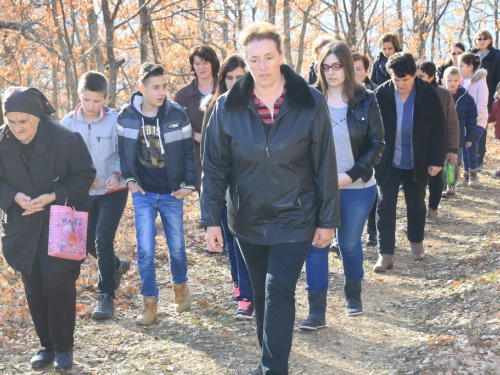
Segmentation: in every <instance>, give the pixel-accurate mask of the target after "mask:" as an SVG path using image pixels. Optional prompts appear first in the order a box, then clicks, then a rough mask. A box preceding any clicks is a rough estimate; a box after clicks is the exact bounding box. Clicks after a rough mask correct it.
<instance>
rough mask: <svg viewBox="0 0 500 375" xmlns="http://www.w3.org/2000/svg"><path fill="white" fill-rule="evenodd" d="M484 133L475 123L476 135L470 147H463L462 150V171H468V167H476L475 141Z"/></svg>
mask: <svg viewBox="0 0 500 375" xmlns="http://www.w3.org/2000/svg"><path fill="white" fill-rule="evenodd" d="M483 133H484V128H483V127H482V126H479V125H476V137H475V138H474V142H472V145H470V147H465V150H464V171H466V172H468V171H469V169H477V164H478V155H477V143H478V142H479V140H480V139H481V136H482V135H483Z"/></svg>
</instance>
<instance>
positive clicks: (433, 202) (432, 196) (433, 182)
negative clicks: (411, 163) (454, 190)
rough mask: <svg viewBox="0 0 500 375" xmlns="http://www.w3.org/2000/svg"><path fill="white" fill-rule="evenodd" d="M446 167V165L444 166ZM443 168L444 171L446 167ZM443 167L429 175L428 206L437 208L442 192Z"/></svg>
mask: <svg viewBox="0 0 500 375" xmlns="http://www.w3.org/2000/svg"><path fill="white" fill-rule="evenodd" d="M445 168H446V167H445ZM445 168H443V169H444V171H445V173H446V169H445ZM443 169H441V171H439V173H438V174H437V175H435V176H434V177H429V208H432V209H433V210H437V209H438V207H439V203H440V202H441V196H442V194H443V188H444V183H443Z"/></svg>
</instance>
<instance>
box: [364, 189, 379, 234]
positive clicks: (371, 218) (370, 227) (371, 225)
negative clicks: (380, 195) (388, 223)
mask: <svg viewBox="0 0 500 375" xmlns="http://www.w3.org/2000/svg"><path fill="white" fill-rule="evenodd" d="M376 213H377V197H376V196H375V202H373V206H372V209H371V211H370V213H369V214H368V219H367V221H366V231H367V232H368V233H370V232H376V231H377V225H376V222H375V214H376Z"/></svg>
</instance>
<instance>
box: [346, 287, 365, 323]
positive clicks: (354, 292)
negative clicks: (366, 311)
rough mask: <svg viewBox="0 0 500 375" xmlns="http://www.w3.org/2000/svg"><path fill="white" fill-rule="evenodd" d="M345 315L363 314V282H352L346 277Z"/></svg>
mask: <svg viewBox="0 0 500 375" xmlns="http://www.w3.org/2000/svg"><path fill="white" fill-rule="evenodd" d="M344 296H345V300H346V303H345V314H346V315H347V316H354V315H360V314H363V304H362V302H361V280H351V279H348V278H347V277H344Z"/></svg>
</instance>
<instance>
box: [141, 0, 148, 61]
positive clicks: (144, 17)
mask: <svg viewBox="0 0 500 375" xmlns="http://www.w3.org/2000/svg"><path fill="white" fill-rule="evenodd" d="M144 2H145V0H138V4H139V8H141V7H142V8H141V11H140V12H139V23H140V39H139V40H140V41H139V43H140V47H139V48H140V51H141V64H142V63H145V62H147V61H148V50H149V23H150V22H151V17H150V15H149V9H148V7H147V6H144Z"/></svg>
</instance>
